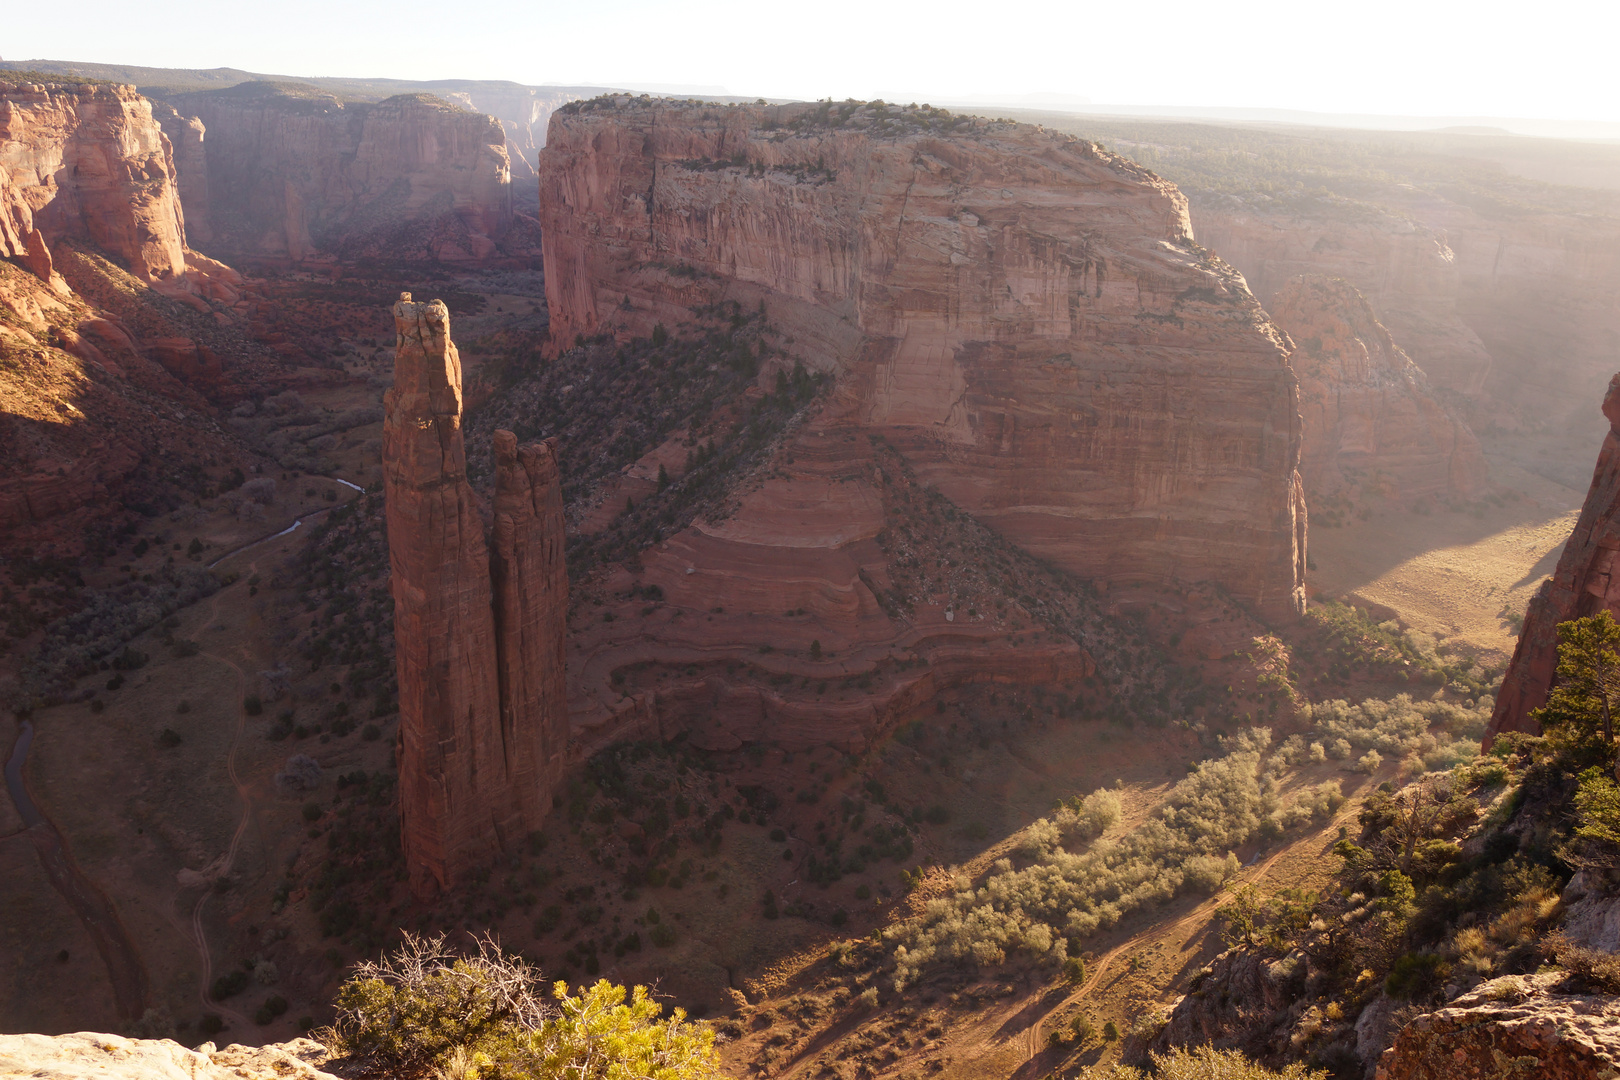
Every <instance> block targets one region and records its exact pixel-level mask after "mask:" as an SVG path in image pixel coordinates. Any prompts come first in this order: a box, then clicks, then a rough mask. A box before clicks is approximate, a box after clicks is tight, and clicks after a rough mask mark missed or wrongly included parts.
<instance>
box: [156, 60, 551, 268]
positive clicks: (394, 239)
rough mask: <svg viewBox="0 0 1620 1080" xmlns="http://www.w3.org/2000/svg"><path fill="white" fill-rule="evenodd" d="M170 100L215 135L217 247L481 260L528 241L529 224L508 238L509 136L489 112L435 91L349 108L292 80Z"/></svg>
mask: <svg viewBox="0 0 1620 1080" xmlns="http://www.w3.org/2000/svg"><path fill="white" fill-rule="evenodd" d="M171 101H172V104H173V105H174V106H175V107H176V108H177V109H178V110H179V113H180V114H181V116H182V118H185V117H195V118H196V119H197V120H198V121H199V122H200V123H201V124H202V125H203V126H204V127H205V128H206V131H207V140H206V142H204V143H202V146H203V148H204V150H205V153H204V154H203V167H204V168H205V169H206V180H205V183H204V185H203V186H205V187H206V190H207V192H208V196H207V205H208V220H209V233H210V243H211V245H212V246H211V248H210V250H211V251H215V252H218V253H223V254H225V255H228V256H269V257H283V258H290V259H294V260H303V259H308V258H311V257H315V256H318V255H335V256H345V257H355V256H360V255H367V254H382V255H386V256H387V257H389V258H392V259H396V260H397V259H409V258H426V259H439V260H443V261H447V262H473V261H479V260H484V259H489V258H492V257H495V256H496V255H498V254H500V253H501V251H502V248H501V245H502V244H503V243H506V242H508V241H509V240H510V241H511V242H512V243H515V244H517V246H518V247H519V248H521V249H522V250H524V251H527V250H528V247H527V245H531V244H532V238H531V237H530V232H531V230H529V229H527V228H525V227H523V222H522V221H521V220H518V221H516V224H517V225H518V226H519V228H518V230H517V232H516V233H513V228H514V223H515V219H514V217H513V212H512V190H511V184H512V178H511V166H510V162H509V160H508V158H507V150H506V137H505V135H504V133H503V132H502V129H501V125H500V124H499V123H498V122H497V121H496V120H494V119H493V118H491V117H489V116H484V115H480V114H478V113H472V112H467V111H464V110H463V109H460V108H458V107H456V106H455V105H453V104H451V103H449V102H446V101H443V100H441V99H439V98H435V97H433V96H432V95H429V94H401V95H399V96H397V97H392V98H388V99H387V100H385V101H381V102H378V103H376V104H346V103H344V102H343V101H341V100H339V99H338V98H337V97H336V96H334V95H332V94H328V93H325V92H323V91H319V90H316V89H315V88H313V87H310V86H306V85H301V84H293V83H243V84H242V85H240V86H235V87H232V88H230V89H228V90H213V91H206V92H201V93H194V94H182V95H176V96H175V97H173V98H172V99H171ZM182 182H183V183H185V184H187V185H188V186H189V185H193V184H196V183H197V182H198V181H197V180H196V179H195V178H185V179H183V181H182ZM530 223H531V224H532V219H531V221H530Z"/></svg>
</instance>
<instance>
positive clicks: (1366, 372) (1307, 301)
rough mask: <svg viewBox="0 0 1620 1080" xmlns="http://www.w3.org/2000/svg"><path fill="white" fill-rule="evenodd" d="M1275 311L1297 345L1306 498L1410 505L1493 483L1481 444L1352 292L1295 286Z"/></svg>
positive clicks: (1317, 283) (1310, 280) (1323, 281)
mask: <svg viewBox="0 0 1620 1080" xmlns="http://www.w3.org/2000/svg"><path fill="white" fill-rule="evenodd" d="M1269 310H1270V312H1271V317H1272V320H1273V321H1274V322H1275V323H1276V324H1277V325H1278V326H1279V327H1281V328H1282V329H1283V330H1285V331H1286V332H1287V333H1288V335H1289V336H1290V337H1291V338H1293V342H1294V352H1293V355H1292V357H1291V362H1292V364H1293V366H1294V372H1295V374H1297V375H1298V376H1299V409H1300V417H1301V420H1302V421H1303V427H1304V432H1303V434H1304V438H1303V445H1302V448H1301V452H1300V464H1299V473H1300V476H1301V477H1302V478H1303V479H1304V481H1305V493H1306V496H1307V497H1308V498H1309V497H1314V496H1321V495H1333V494H1336V493H1338V492H1340V491H1342V490H1344V489H1345V488H1347V487H1351V486H1356V485H1364V486H1366V487H1368V488H1372V489H1376V490H1377V491H1378V492H1379V493H1381V494H1386V495H1390V496H1393V497H1395V498H1399V499H1403V500H1407V501H1410V500H1413V499H1420V498H1432V497H1434V496H1452V495H1457V496H1464V497H1472V496H1473V495H1475V494H1477V493H1478V491H1479V490H1480V488H1481V486H1482V485H1483V484H1484V482H1485V478H1486V474H1487V467H1486V464H1485V455H1484V453H1483V452H1482V451H1481V450H1480V447H1479V441H1478V440H1477V439H1475V438H1474V434H1473V432H1471V431H1469V430H1468V425H1467V424H1465V423H1464V422H1463V421H1462V419H1461V418H1460V417H1458V416H1457V415H1456V414H1455V413H1454V412H1453V411H1452V410H1450V409H1448V408H1447V407H1446V406H1445V405H1443V404H1441V403H1440V402H1439V401H1438V400H1436V399H1435V396H1434V394H1433V393H1432V392H1431V391H1430V389H1429V384H1428V378H1427V377H1426V376H1425V375H1424V373H1423V371H1422V370H1421V369H1420V368H1419V367H1418V366H1417V365H1416V364H1414V363H1413V362H1412V360H1411V358H1410V357H1408V356H1407V355H1406V353H1405V351H1404V350H1402V349H1401V347H1400V346H1399V345H1397V344H1396V343H1395V339H1394V338H1393V337H1392V336H1391V334H1390V332H1389V331H1388V330H1387V329H1385V327H1384V325H1383V324H1382V323H1380V322H1379V321H1378V318H1377V316H1375V315H1374V314H1373V310H1372V307H1371V305H1369V304H1368V303H1367V300H1366V298H1365V297H1363V296H1362V295H1361V293H1360V291H1359V290H1357V289H1356V287H1355V286H1354V285H1352V284H1350V283H1349V282H1348V281H1345V280H1344V279H1342V278H1330V277H1321V276H1302V277H1297V278H1294V279H1293V280H1292V281H1290V282H1288V283H1287V284H1285V285H1283V286H1282V288H1280V289H1279V290H1278V291H1277V294H1276V296H1275V298H1274V299H1273V300H1272V301H1271V304H1270V308H1269Z"/></svg>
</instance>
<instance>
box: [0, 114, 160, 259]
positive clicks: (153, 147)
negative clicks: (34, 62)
mask: <svg viewBox="0 0 1620 1080" xmlns="http://www.w3.org/2000/svg"><path fill="white" fill-rule="evenodd" d="M69 238H75V239H83V240H88V241H90V242H91V243H93V244H95V245H96V246H97V247H99V248H101V249H102V250H103V251H105V252H106V253H107V254H109V255H111V256H112V257H113V258H115V259H117V260H119V261H120V262H122V263H123V264H124V265H125V266H126V268H128V269H129V270H130V272H132V273H133V274H135V275H136V276H137V277H139V278H142V279H143V280H146V281H153V280H156V279H160V278H172V277H177V276H179V275H181V274H183V273H184V272H185V270H186V231H185V222H184V219H183V217H182V214H181V209H180V199H179V195H178V191H177V187H176V181H175V172H174V162H173V158H172V155H171V152H170V146H169V140H168V139H167V138H166V137H165V136H164V134H163V130H162V128H161V127H159V125H158V122H157V121H156V120H155V119H153V117H152V106H151V103H150V102H148V101H147V100H146V99H145V98H143V97H141V96H140V95H139V94H137V93H136V92H135V90H134V88H133V87H129V86H106V85H85V84H68V85H59V84H55V83H52V84H49V85H41V84H38V83H23V84H12V83H5V82H0V255H4V256H6V257H10V258H15V259H19V260H21V261H23V263H24V265H27V266H28V267H29V268H30V269H32V270H33V271H34V272H35V273H36V274H43V275H44V276H45V277H46V279H47V280H48V277H49V273H50V255H49V250H48V249H49V247H50V246H52V245H55V244H56V243H58V242H59V241H61V240H64V239H69Z"/></svg>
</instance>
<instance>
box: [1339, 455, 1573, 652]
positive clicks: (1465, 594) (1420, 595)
mask: <svg viewBox="0 0 1620 1080" xmlns="http://www.w3.org/2000/svg"><path fill="white" fill-rule="evenodd" d="M1596 453H1597V452H1596V450H1595V449H1594V450H1593V451H1592V456H1593V457H1596ZM1492 465H1493V467H1492V480H1493V482H1494V487H1495V490H1494V491H1493V492H1492V494H1491V496H1490V497H1488V498H1484V499H1480V500H1478V501H1476V502H1473V503H1471V504H1459V505H1457V506H1454V507H1453V506H1447V505H1444V504H1442V505H1439V506H1436V507H1434V508H1432V509H1431V508H1424V510H1423V511H1422V512H1415V511H1411V510H1401V509H1396V508H1390V507H1380V508H1378V509H1376V510H1374V511H1373V512H1372V513H1371V514H1370V516H1368V517H1367V518H1366V519H1365V520H1362V519H1360V518H1352V520H1351V521H1349V522H1348V523H1347V524H1345V525H1343V526H1339V527H1313V528H1312V530H1311V540H1310V557H1311V562H1312V563H1313V564H1314V566H1313V568H1312V570H1311V573H1310V587H1311V589H1312V591H1313V593H1314V594H1315V595H1318V596H1323V597H1334V596H1349V597H1354V598H1357V599H1359V600H1362V601H1365V602H1368V603H1370V604H1371V605H1376V606H1377V607H1380V608H1385V609H1388V610H1389V611H1393V612H1395V613H1397V614H1398V615H1399V617H1400V619H1401V620H1402V621H1403V622H1405V623H1407V624H1409V625H1411V626H1414V627H1416V628H1417V629H1419V630H1422V631H1424V632H1425V633H1430V634H1437V635H1441V636H1444V637H1448V638H1454V639H1456V640H1457V641H1459V642H1463V643H1466V644H1467V645H1468V646H1470V647H1471V648H1472V649H1474V650H1477V651H1478V653H1479V655H1481V657H1482V658H1489V659H1490V660H1492V661H1494V662H1497V663H1505V662H1506V661H1507V659H1508V657H1510V656H1511V655H1512V654H1513V645H1514V642H1515V641H1516V640H1517V638H1518V620H1519V619H1522V618H1523V616H1524V610H1525V605H1526V604H1527V603H1528V602H1529V600H1530V597H1531V596H1532V595H1534V593H1535V591H1536V589H1537V588H1539V587H1540V585H1541V582H1542V581H1543V580H1544V579H1546V578H1547V577H1548V576H1549V575H1550V574H1551V573H1552V571H1553V567H1554V566H1556V565H1557V563H1558V556H1559V553H1560V552H1562V551H1563V548H1564V541H1565V540H1567V539H1568V538H1569V534H1570V531H1571V530H1573V529H1574V527H1575V519H1576V518H1577V517H1579V516H1580V511H1581V501H1582V499H1584V498H1585V495H1586V493H1585V491H1584V489H1583V490H1580V491H1577V490H1575V489H1573V488H1570V487H1567V486H1565V485H1563V484H1560V483H1558V482H1557V481H1554V480H1551V479H1548V478H1547V477H1545V476H1541V475H1538V474H1536V473H1532V472H1529V471H1527V470H1525V469H1524V468H1522V467H1519V466H1517V465H1515V464H1513V463H1512V462H1511V461H1507V460H1501V459H1498V460H1496V461H1494V462H1493V463H1492Z"/></svg>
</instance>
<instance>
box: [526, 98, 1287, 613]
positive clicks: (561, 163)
mask: <svg viewBox="0 0 1620 1080" xmlns="http://www.w3.org/2000/svg"><path fill="white" fill-rule="evenodd" d="M540 184H541V207H542V210H541V212H542V215H543V224H544V226H545V230H544V247H545V257H546V267H547V292H548V296H547V299H548V303H549V306H550V311H551V318H552V324H551V325H552V332H553V344H554V347H557V348H561V347H563V346H565V345H567V344H570V343H572V342H573V341H574V339H575V336H576V335H587V336H589V335H593V334H597V333H601V332H604V331H607V332H614V333H619V334H624V335H644V334H647V333H649V332H651V330H652V329H653V327H654V326H655V325H656V324H658V323H664V324H666V326H668V327H671V328H673V327H675V326H676V325H677V324H678V323H679V322H680V321H681V320H682V319H683V318H684V317H686V315H687V313H688V312H689V310H690V308H691V307H692V306H693V305H697V304H705V303H713V302H715V301H718V300H735V301H737V302H739V303H741V304H743V305H744V306H746V307H749V308H753V307H755V306H756V305H758V304H761V303H763V304H764V305H765V307H766V309H767V312H768V315H769V317H770V319H771V321H772V323H773V324H775V325H777V326H779V327H780V328H781V329H782V331H783V333H784V335H786V337H787V339H789V340H791V341H792V345H791V346H790V347H789V351H790V352H791V353H793V354H794V355H797V356H799V357H801V358H802V359H803V360H804V361H805V362H806V363H807V364H809V365H811V366H813V367H817V368H820V369H822V370H831V371H834V372H836V373H837V374H838V377H839V380H840V389H839V393H838V402H839V406H840V408H843V409H844V410H846V419H847V421H848V422H849V423H851V424H854V425H856V426H858V427H860V428H863V429H865V430H866V431H867V432H870V433H875V434H883V435H885V436H886V437H888V438H890V439H892V440H893V441H894V443H895V444H896V445H897V446H899V447H901V448H902V450H903V452H904V453H905V455H906V456H907V458H908V459H909V460H910V461H911V462H912V464H913V466H914V467H915V468H916V469H917V471H918V473H919V475H920V476H922V477H923V478H924V479H925V480H927V481H929V482H932V483H934V484H936V485H937V486H938V487H939V489H940V490H941V491H942V492H944V493H945V494H946V495H947V496H948V497H949V498H950V499H951V500H952V501H953V502H955V503H956V504H957V505H959V506H961V507H962V508H963V509H966V510H968V511H969V512H971V513H973V514H975V515H977V516H979V517H980V518H982V519H983V520H985V521H987V522H989V523H991V524H993V525H994V526H995V527H996V528H997V529H999V530H1000V531H1001V532H1002V533H1003V534H1004V535H1005V536H1007V537H1008V538H1009V539H1011V540H1013V541H1014V542H1016V543H1018V544H1020V545H1022V546H1024V547H1025V548H1027V549H1028V550H1030V551H1032V552H1034V553H1036V554H1038V555H1040V556H1042V557H1044V558H1049V559H1051V560H1052V561H1053V562H1054V563H1056V564H1057V565H1059V566H1061V567H1063V568H1064V569H1067V570H1070V571H1073V572H1076V573H1079V574H1081V575H1083V576H1086V577H1099V578H1105V579H1109V580H1115V581H1142V582H1168V581H1171V580H1182V581H1212V582H1218V583H1220V584H1222V585H1223V586H1225V587H1226V588H1227V589H1229V590H1230V591H1231V592H1232V593H1233V594H1234V595H1235V596H1237V597H1239V598H1240V599H1241V600H1243V601H1244V602H1245V603H1248V604H1250V605H1252V606H1253V607H1254V608H1255V610H1257V611H1259V612H1261V613H1263V614H1264V615H1266V616H1267V617H1271V618H1283V617H1289V616H1291V615H1292V614H1293V613H1295V612H1296V611H1297V610H1299V607H1300V605H1301V603H1302V598H1303V589H1302V585H1301V583H1302V580H1303V565H1304V528H1305V517H1304V506H1303V502H1302V500H1301V493H1300V488H1299V483H1298V479H1297V476H1296V473H1295V465H1296V462H1297V460H1298V453H1299V429H1298V406H1297V401H1296V384H1295V380H1294V376H1293V373H1292V371H1291V370H1290V369H1289V367H1288V364H1287V362H1286V355H1285V352H1284V349H1283V346H1282V344H1281V339H1280V336H1279V335H1278V334H1277V333H1276V332H1275V330H1274V329H1273V328H1272V326H1271V325H1270V323H1269V322H1268V321H1267V320H1266V317H1265V315H1264V313H1263V312H1262V311H1261V310H1260V307H1259V305H1258V303H1257V302H1256V301H1255V299H1254V297H1253V296H1251V295H1250V294H1249V292H1248V290H1247V288H1246V287H1245V286H1244V284H1243V281H1242V279H1241V277H1240V276H1239V275H1237V274H1236V273H1235V272H1233V271H1232V270H1231V269H1230V268H1229V267H1227V266H1225V264H1223V263H1221V262H1220V261H1219V260H1218V259H1216V258H1214V257H1212V256H1210V255H1209V254H1208V253H1207V252H1205V251H1203V250H1202V249H1200V248H1198V247H1197V246H1196V245H1195V244H1193V243H1192V242H1191V238H1190V226H1189V224H1188V219H1187V209H1186V202H1185V200H1184V199H1183V198H1182V196H1181V194H1180V193H1179V192H1178V191H1177V190H1176V189H1175V187H1174V186H1173V185H1171V184H1169V183H1167V182H1165V181H1163V180H1160V179H1159V178H1157V177H1155V176H1153V175H1152V174H1151V173H1148V172H1146V171H1145V170H1142V169H1139V168H1137V167H1136V166H1134V165H1132V164H1130V163H1129V162H1127V161H1125V160H1123V159H1121V158H1118V157H1115V156H1113V155H1110V154H1108V153H1106V152H1103V151H1101V150H1099V149H1098V148H1097V147H1096V146H1095V145H1093V144H1091V143H1087V142H1082V141H1078V140H1075V139H1072V138H1068V137H1065V136H1059V135H1056V134H1053V133H1049V132H1046V131H1043V130H1040V129H1037V128H1033V127H1029V126H1025V125H1016V124H1006V123H994V124H992V123H988V122H985V121H977V120H973V119H970V118H952V117H949V116H948V115H947V114H943V113H937V112H934V111H932V110H915V109H908V110H887V109H885V108H883V107H882V106H862V107H859V108H857V107H855V106H853V105H851V106H847V107H841V108H836V109H835V108H833V107H831V106H820V105H817V106H811V105H801V106H781V107H764V106H762V107H754V106H734V107H727V108H724V109H717V108H715V107H712V106H710V107H702V106H696V105H683V104H679V103H649V102H640V101H635V100H632V99H628V98H622V97H621V98H609V99H598V100H597V101H595V102H590V103H581V104H579V105H569V106H565V107H563V108H562V109H559V110H558V111H557V112H556V113H554V114H553V117H552V122H551V128H550V131H549V133H548V135H547V143H546V148H545V150H544V151H542V153H541V162H540ZM772 374H773V373H772V372H771V371H769V370H767V371H766V372H765V375H766V377H767V378H769V377H771V375H772Z"/></svg>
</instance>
